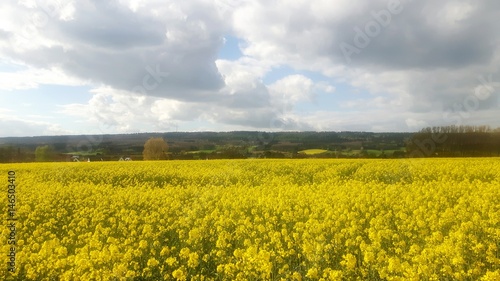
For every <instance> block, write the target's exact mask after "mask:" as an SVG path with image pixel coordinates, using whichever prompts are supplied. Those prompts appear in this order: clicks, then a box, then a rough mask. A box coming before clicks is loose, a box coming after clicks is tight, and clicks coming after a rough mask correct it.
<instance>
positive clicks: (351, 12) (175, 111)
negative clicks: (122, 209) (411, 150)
mask: <svg viewBox="0 0 500 281" xmlns="http://www.w3.org/2000/svg"><path fill="white" fill-rule="evenodd" d="M40 3H43V4H40ZM499 19H500V1H498V0H469V1H465V0H443V1H431V0H420V1H411V0H400V1H398V0H370V1H369V0H307V1H306V0H232V1H231V0H183V1H175V0H109V1H101V0H54V1H51V0H45V1H34V0H32V1H29V0H19V1H15V0H7V1H1V3H0V136H33V135H61V134H95V133H138V132H164V131H230V130H265V131H280V130H321V131H344V130H349V131H376V132H380V131H415V130H419V129H420V128H422V127H425V126H429V125H461V124H485V125H490V126H492V127H494V128H496V127H498V126H500V69H499V67H500V29H499V28H498V27H499V26H500V20H499Z"/></svg>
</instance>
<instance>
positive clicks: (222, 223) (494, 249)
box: [0, 158, 500, 280]
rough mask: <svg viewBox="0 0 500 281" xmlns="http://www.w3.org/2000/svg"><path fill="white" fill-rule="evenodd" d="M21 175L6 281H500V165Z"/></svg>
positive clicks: (407, 163)
mask: <svg viewBox="0 0 500 281" xmlns="http://www.w3.org/2000/svg"><path fill="white" fill-rule="evenodd" d="M9 170H13V171H15V175H16V181H15V183H16V184H17V185H16V188H15V192H16V193H15V195H16V214H15V215H16V218H17V221H15V223H16V233H15V242H16V244H15V254H16V270H15V273H11V272H9V271H8V270H7V266H4V268H5V269H4V270H2V271H1V273H0V280H8V279H7V278H12V279H14V280H162V279H165V280H500V159H491V158H490V159H486V158H484V159H425V160H418V159H416V160H336V159H333V160H312V159H310V160H221V161H215V160H208V161H160V162H114V163H111V162H102V163H86V162H85V163H46V164H1V165H0V179H1V178H2V177H3V178H4V179H5V180H4V182H5V186H7V185H8V184H9V183H8V171H9ZM3 190H4V195H2V197H1V198H3V199H2V200H4V202H2V205H3V206H6V205H7V204H8V199H7V188H4V189H3ZM2 210H3V211H2V218H3V221H4V222H5V223H4V224H5V225H7V223H6V222H7V219H8V216H9V215H8V213H7V208H6V207H4V208H3V209H2ZM1 231H2V237H4V239H3V241H4V242H3V243H2V245H1V251H2V257H4V258H3V259H4V260H5V262H3V264H4V265H5V264H7V262H8V254H9V251H10V249H11V246H12V245H9V244H8V243H7V238H6V237H9V233H10V230H9V228H8V227H7V226H5V227H2V230H1Z"/></svg>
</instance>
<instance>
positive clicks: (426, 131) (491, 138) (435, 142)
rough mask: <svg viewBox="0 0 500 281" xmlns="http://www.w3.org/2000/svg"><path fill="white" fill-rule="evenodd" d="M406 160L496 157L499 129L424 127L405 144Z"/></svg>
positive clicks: (487, 127) (499, 147)
mask: <svg viewBox="0 0 500 281" xmlns="http://www.w3.org/2000/svg"><path fill="white" fill-rule="evenodd" d="M406 152H407V155H408V156H409V157H490V156H500V128H497V129H492V128H490V127H489V126H465V125H464V126H441V127H426V128H423V129H422V130H420V131H419V132H417V133H415V134H413V135H412V136H411V138H410V139H409V140H408V142H407V145H406Z"/></svg>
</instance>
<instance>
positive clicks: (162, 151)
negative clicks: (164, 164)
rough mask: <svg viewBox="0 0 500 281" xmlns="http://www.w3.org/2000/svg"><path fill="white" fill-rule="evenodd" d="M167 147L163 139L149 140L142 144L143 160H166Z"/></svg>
mask: <svg viewBox="0 0 500 281" xmlns="http://www.w3.org/2000/svg"><path fill="white" fill-rule="evenodd" d="M167 151H168V145H167V143H166V142H165V140H164V139H163V138H150V139H149V140H147V141H146V143H145V144H144V151H143V152H142V156H143V157H144V160H166V159H167Z"/></svg>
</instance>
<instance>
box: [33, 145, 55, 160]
mask: <svg viewBox="0 0 500 281" xmlns="http://www.w3.org/2000/svg"><path fill="white" fill-rule="evenodd" d="M54 155H55V153H54V149H53V148H52V147H51V146H49V145H41V146H38V147H37V148H36V149H35V161H37V162H48V161H52V160H54Z"/></svg>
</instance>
